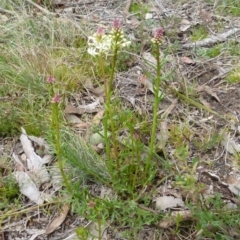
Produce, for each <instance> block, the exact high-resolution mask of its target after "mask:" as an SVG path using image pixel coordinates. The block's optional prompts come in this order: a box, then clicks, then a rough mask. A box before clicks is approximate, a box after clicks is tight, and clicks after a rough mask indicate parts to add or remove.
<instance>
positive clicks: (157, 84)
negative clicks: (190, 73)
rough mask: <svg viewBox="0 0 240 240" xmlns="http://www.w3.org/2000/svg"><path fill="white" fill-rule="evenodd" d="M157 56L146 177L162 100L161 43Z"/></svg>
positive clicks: (157, 45) (157, 46)
mask: <svg viewBox="0 0 240 240" xmlns="http://www.w3.org/2000/svg"><path fill="white" fill-rule="evenodd" d="M156 58H157V77H156V82H155V84H154V95H155V96H154V106H153V124H152V131H151V139H150V144H149V152H148V158H147V162H146V168H145V177H147V176H148V175H149V174H148V173H149V170H150V166H151V161H152V157H153V154H154V148H155V142H156V130H157V113H158V106H159V103H160V100H161V95H160V96H159V88H160V83H161V62H160V47H159V44H156Z"/></svg>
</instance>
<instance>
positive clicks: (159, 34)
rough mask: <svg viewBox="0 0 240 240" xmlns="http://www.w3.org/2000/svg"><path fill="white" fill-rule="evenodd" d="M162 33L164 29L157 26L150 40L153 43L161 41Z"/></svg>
mask: <svg viewBox="0 0 240 240" xmlns="http://www.w3.org/2000/svg"><path fill="white" fill-rule="evenodd" d="M163 34H164V30H163V29H162V28H158V29H157V30H156V32H155V34H154V37H153V39H152V41H153V42H154V43H157V44H160V43H161V42H162V38H163Z"/></svg>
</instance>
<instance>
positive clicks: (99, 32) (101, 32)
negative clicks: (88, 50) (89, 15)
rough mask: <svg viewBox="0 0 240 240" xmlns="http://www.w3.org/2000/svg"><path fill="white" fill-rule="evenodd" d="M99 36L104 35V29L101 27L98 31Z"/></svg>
mask: <svg viewBox="0 0 240 240" xmlns="http://www.w3.org/2000/svg"><path fill="white" fill-rule="evenodd" d="M97 35H99V36H103V35H104V29H103V27H99V28H98V30H97Z"/></svg>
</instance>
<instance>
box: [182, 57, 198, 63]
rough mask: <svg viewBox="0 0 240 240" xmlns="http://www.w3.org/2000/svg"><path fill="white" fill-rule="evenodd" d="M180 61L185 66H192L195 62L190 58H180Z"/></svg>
mask: <svg viewBox="0 0 240 240" xmlns="http://www.w3.org/2000/svg"><path fill="white" fill-rule="evenodd" d="M180 60H181V61H182V62H183V63H186V64H194V63H195V61H193V60H192V59H191V58H189V57H180Z"/></svg>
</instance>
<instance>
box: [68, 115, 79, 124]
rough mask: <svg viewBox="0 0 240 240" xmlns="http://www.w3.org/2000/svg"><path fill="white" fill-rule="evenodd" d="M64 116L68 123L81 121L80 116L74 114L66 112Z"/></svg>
mask: <svg viewBox="0 0 240 240" xmlns="http://www.w3.org/2000/svg"><path fill="white" fill-rule="evenodd" d="M65 118H66V120H67V122H68V123H70V124H76V123H80V122H81V120H80V118H79V117H77V116H76V115H74V114H66V116H65Z"/></svg>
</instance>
